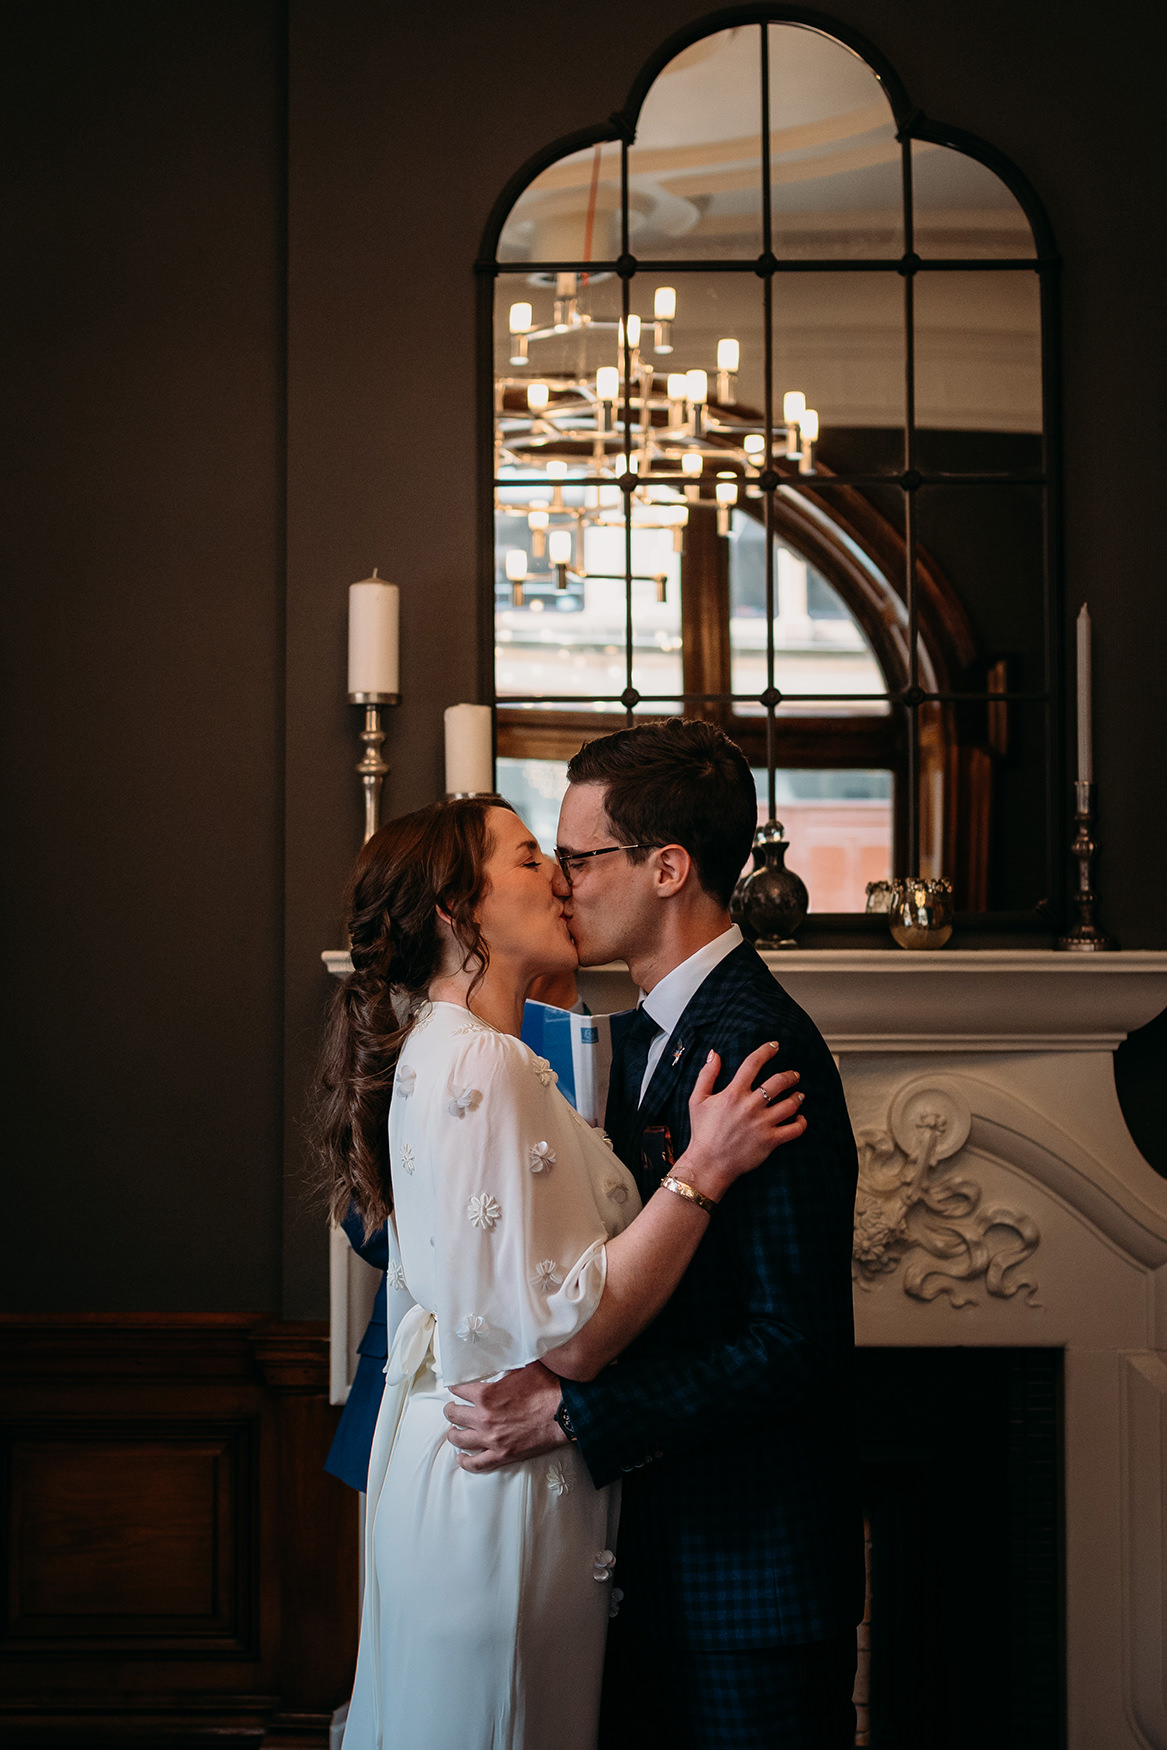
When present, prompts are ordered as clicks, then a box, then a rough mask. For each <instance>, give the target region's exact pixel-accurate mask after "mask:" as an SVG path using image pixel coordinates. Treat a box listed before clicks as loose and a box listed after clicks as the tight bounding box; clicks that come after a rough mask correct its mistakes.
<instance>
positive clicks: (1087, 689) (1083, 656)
mask: <svg viewBox="0 0 1167 1750" xmlns="http://www.w3.org/2000/svg"><path fill="white" fill-rule="evenodd" d="M1092 709H1093V703H1092V699H1091V676H1090V609H1089V608H1088V607H1087V606H1086V603H1085V602H1083V603H1082V606H1081V608H1080V609H1079V611H1078V782H1079V784H1092V783H1093V782H1094V749H1093V737H1092V735H1091V722H1090V719H1091V712H1092Z"/></svg>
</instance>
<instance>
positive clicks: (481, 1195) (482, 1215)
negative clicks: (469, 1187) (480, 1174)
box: [466, 1191, 502, 1232]
mask: <svg viewBox="0 0 1167 1750" xmlns="http://www.w3.org/2000/svg"><path fill="white" fill-rule="evenodd" d="M501 1214H502V1208H501V1206H500V1205H499V1204H497V1203H496V1202H495V1200H494V1198H493V1197H492V1196H491V1195H490V1192H489V1191H479V1192H477V1193H476V1194H475V1195H474V1196H473V1197H470V1198H468V1199H467V1202H466V1215H467V1219H468V1220H469V1222H470V1224H471V1226H472V1227H478V1228H481V1229H482V1230H483V1232H486V1231H487V1230H488V1229H490V1228H492V1227H493V1226H494V1224H495V1222H496V1221H497V1220H498V1218H499V1216H500V1215H501Z"/></svg>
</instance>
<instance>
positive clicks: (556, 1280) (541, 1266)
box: [531, 1258, 563, 1294]
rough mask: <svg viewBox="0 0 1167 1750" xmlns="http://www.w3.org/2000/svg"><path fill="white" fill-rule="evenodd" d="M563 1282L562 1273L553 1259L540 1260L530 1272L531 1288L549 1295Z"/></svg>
mask: <svg viewBox="0 0 1167 1750" xmlns="http://www.w3.org/2000/svg"><path fill="white" fill-rule="evenodd" d="M562 1281H563V1272H562V1270H561V1269H560V1268H559V1265H558V1264H557V1263H556V1262H555V1259H554V1258H541V1259H540V1260H539V1262H538V1263H537V1264H536V1265H535V1268H534V1270H533V1271H532V1272H531V1287H532V1288H538V1289H539V1290H540V1291H541V1292H542V1293H543V1294H550V1293H551V1292H552V1290H553V1289H556V1288H558V1287H559V1284H560V1283H561V1282H562Z"/></svg>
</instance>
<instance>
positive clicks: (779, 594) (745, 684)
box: [729, 513, 890, 880]
mask: <svg viewBox="0 0 1167 1750" xmlns="http://www.w3.org/2000/svg"><path fill="white" fill-rule="evenodd" d="M774 601H775V609H776V612H775V615H774V684H775V686H776V687H777V688H778V689H779V691H780V692H782V693H783V694H786V693H796V694H797V693H826V694H840V693H843V694H846V693H860V694H867V693H870V694H880V693H884V692H886V691H887V681H886V679H885V677H884V674H883V671H882V669H881V668H880V666H879V663H878V662H877V661H876V659H875V655H874V653H873V651H872V649H871V646H870V645H869V644H868V642H867V640H866V638H865V637H864V636H863V632H862V630H861V628H860V626H859V623H858V621H857V620H856V619H855V617H854V615H853V614H852V613H851V611H850V609H849V608H848V607H847V605H846V603H845V602H844V601H843V599H842V597H841V596H840V595H839V594H838V592H837V591H836V590H834V589H833V588H832V587H831V585H830V584H829V583H828V582H827V580H826V578H825V577H823V576H822V574H821V573H820V572H818V571H816V570H815V568H814V566H813V565H811V564H810V563H809V562H808V561H807V560H806V559H804V558H803V557H802V555H801V554H799V553H796V552H794V551H793V549H792V548H790V547H788V546H786V545H785V544H784V543H783V542H782V541H780V540H776V541H775V543H774ZM729 603H730V607H729V614H730V618H729V631H730V675H731V683H732V688H733V691H734V692H735V693H749V694H752V695H753V696H754V697H755V698H757V697H758V695H760V694H761V693H763V692H764V691H765V689H766V685H767V680H766V532H765V529H764V528H763V527H762V525H761V523H759V522H758V521H757V520H756V519H755V518H753V517H750V516H746V515H743V514H741V513H735V515H734V518H733V522H732V524H731V527H730V546H729ZM735 709H736V710H737V711H739V712H740V713H741V715H742V716H761V715H762V707H761V705H757V704H748V705H747V704H739V705H737V706H736V707H735ZM889 709H890V707H889V706H888V704H887V701H886V700H884V699H880V698H873V699H872V700H871V702H870V704H867V703H865V702H864V701H863V700H855V701H851V702H847V703H844V702H841V701H838V702H836V701H835V700H834V699H832V698H827V699H825V700H822V701H818V702H810V701H807V702H801V703H800V702H799V701H798V700H793V701H791V702H790V703H786V702H785V701H784V702H783V703H782V704H781V705H780V706H779V707H778V711H779V715H782V714H783V713H785V714H786V715H788V716H791V715H797V716H801V715H811V714H815V713H819V714H822V713H830V714H831V715H832V716H834V715H837V714H839V713H847V714H850V713H854V712H861V713H864V714H867V715H878V716H886V714H887V712H888V710H889ZM871 879H872V880H874V879H875V877H874V876H872V877H871Z"/></svg>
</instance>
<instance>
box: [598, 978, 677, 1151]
mask: <svg viewBox="0 0 1167 1750" xmlns="http://www.w3.org/2000/svg"><path fill="white" fill-rule="evenodd" d="M662 1030H663V1029H662V1028H660V1027H659V1026H658V1025H657V1023H656V1022H655V1021H654V1020H653V1018H652V1016H651V1015H650V1014H649V1012H648V1010H647V1009H646V1008H645V1007H644V1006H643V1004H642V1005H641V1007H640V1008H639V1009H637V1011H636V1013H635V1015H634V1016H633V1017H632V1019H631V1021H629V1023H628V1025H627V1027H626V1028H625V1029H624V1037H623V1039H622V1040H621V1050H620V1090H619V1093H620V1097H619V1100H618V1102H617V1105H616V1109H615V1111H614V1112H610V1113H609V1114H608V1118H609V1130H610V1133H611V1137H612V1146H613V1148H614V1149H615V1150H616V1153H617V1154H618V1155H619V1157H620V1159H621V1160H622V1161H623V1162H624V1164H625V1166H632V1165H633V1161H632V1154H633V1149H632V1135H633V1133H634V1131H635V1129H636V1114H637V1111H638V1109H639V1106H640V1084H641V1082H642V1081H643V1080H644V1071H645V1068H646V1067H647V1064H648V1053H649V1047H650V1046H651V1045H652V1042H653V1040H654V1039H655V1038H656V1037H657V1035H658V1034H659V1033H660V1032H662ZM636 1154H637V1158H639V1150H637V1151H636Z"/></svg>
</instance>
